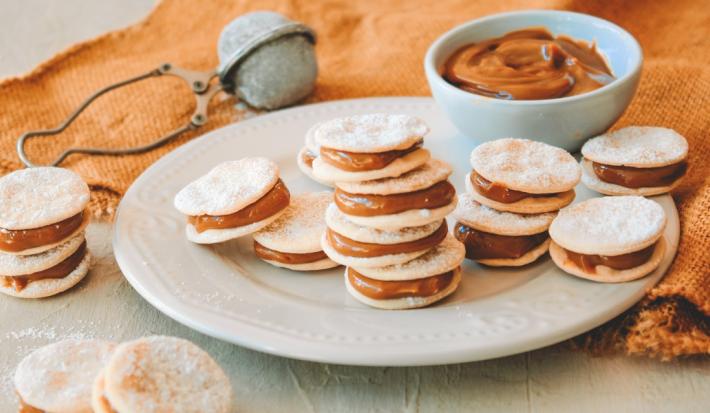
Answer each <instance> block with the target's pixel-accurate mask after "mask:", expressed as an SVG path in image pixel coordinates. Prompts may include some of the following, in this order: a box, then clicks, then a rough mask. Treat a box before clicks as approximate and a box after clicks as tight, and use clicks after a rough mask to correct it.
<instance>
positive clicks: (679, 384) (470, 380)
mask: <svg viewBox="0 0 710 413" xmlns="http://www.w3.org/2000/svg"><path fill="white" fill-rule="evenodd" d="M151 7H152V1H151V0H103V1H101V2H97V1H93V0H63V1H59V0H24V1H16V0H0V10H1V12H0V77H6V76H11V75H15V74H19V73H22V72H25V71H27V70H29V69H31V68H32V67H34V66H35V65H36V64H38V63H39V62H41V61H42V60H44V59H46V58H48V57H50V56H52V55H53V54H54V53H56V52H58V51H60V50H62V49H63V48H65V47H67V46H69V45H70V44H72V43H74V42H77V41H80V40H82V39H86V38H89V37H93V36H95V35H98V34H100V33H102V32H104V31H107V30H111V29H116V28H120V27H122V26H125V25H128V24H130V23H132V22H135V21H137V20H138V19H140V18H141V17H142V16H144V15H145V14H146V13H147V12H148V11H149V10H150V9H151ZM2 110H3V111H8V110H13V108H2ZM0 116H1V115H0ZM87 236H88V242H89V248H90V249H91V251H92V253H93V254H94V256H95V263H94V266H93V268H92V270H91V272H90V274H89V276H88V277H87V279H86V280H84V281H83V282H82V283H81V284H80V285H79V286H78V287H77V288H74V289H73V290H72V291H70V292H68V293H66V294H62V295H60V296H58V297H55V298H51V299H46V300H39V301H25V300H18V299H13V298H10V297H0V412H13V411H16V407H15V406H16V400H15V397H14V395H13V386H12V374H13V371H14V367H15V365H16V364H17V363H18V362H19V360H20V359H21V358H22V357H23V356H24V355H25V354H27V352H29V351H31V350H32V349H34V348H37V347H39V346H41V345H44V344H47V343H51V342H54V341H56V340H60V339H63V338H69V337H83V338H94V337H97V338H107V339H112V340H117V341H118V340H126V339H131V338H135V337H139V336H142V335H149V334H167V335H175V336H180V337H184V338H187V339H190V340H192V341H194V342H195V343H197V344H198V345H200V346H201V347H203V348H204V349H206V350H207V351H208V352H209V353H210V354H212V356H214V357H215V358H216V359H217V361H218V362H219V363H220V364H221V365H222V366H223V367H224V369H225V371H226V372H227V374H228V375H229V376H230V378H231V380H232V385H233V388H234V399H235V405H236V410H237V411H240V412H272V411H273V412H277V411H291V412H300V411H305V412H315V411H324V412H361V411H382V412H385V411H387V412H395V411H402V412H415V411H437V412H439V411H491V412H500V411H506V412H508V411H511V412H533V411H554V412H558V411H576V412H598V411H628V412H664V411H674V412H680V411H688V412H690V411H697V412H701V411H704V412H707V411H710V362H709V361H708V360H707V359H691V360H683V361H675V362H670V363H662V362H658V361H654V360H648V359H642V358H629V357H624V356H606V357H592V356H589V355H587V354H585V353H580V352H574V351H571V350H568V349H567V348H566V347H565V346H562V345H557V346H552V347H548V348H545V349H541V350H537V351H532V352H529V353H525V354H519V355H516V356H511V357H506V358H502V359H497V360H490V361H485V362H477V363H466V364H457V365H450V366H436V367H416V368H363V367H347V366H336V365H327V364H318V363H311V362H302V361H296V360H289V359H285V358H281V357H275V356H271V355H267V354H262V353H258V352H254V351H251V350H247V349H244V348H241V347H238V346H235V345H232V344H228V343H224V342H221V341H219V340H216V339H213V338H210V337H207V336H204V335H202V334H200V333H197V332H195V331H192V330H190V329H189V328H187V327H184V326H182V325H180V324H178V323H176V322H174V321H172V320H171V319H169V318H168V317H166V316H164V315H163V314H161V313H160V312H158V311H157V310H156V309H154V308H153V307H151V306H150V305H149V304H148V303H147V302H146V301H145V300H143V299H142V298H141V297H140V296H139V295H138V294H137V293H136V292H135V291H134V290H133V289H132V288H131V286H130V285H129V284H128V283H127V282H126V280H125V279H124V278H123V276H122V274H121V272H120V270H119V268H118V266H117V265H116V262H115V260H114V257H113V252H112V249H111V226H110V224H106V223H96V222H95V223H92V224H91V225H90V227H89V229H88V235H87Z"/></svg>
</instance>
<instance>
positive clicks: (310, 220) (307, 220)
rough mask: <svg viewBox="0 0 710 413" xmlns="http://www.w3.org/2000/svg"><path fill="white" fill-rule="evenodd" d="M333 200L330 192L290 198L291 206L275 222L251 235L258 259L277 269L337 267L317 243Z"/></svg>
mask: <svg viewBox="0 0 710 413" xmlns="http://www.w3.org/2000/svg"><path fill="white" fill-rule="evenodd" d="M332 198H333V193H332V192H330V191H323V192H312V193H306V194H301V195H296V196H294V197H293V198H291V205H289V206H288V208H286V211H285V212H284V213H283V214H282V215H281V216H280V217H279V218H278V219H277V220H276V221H274V222H272V223H271V224H269V225H268V226H267V227H265V228H263V229H261V230H260V231H258V232H255V233H254V235H253V236H254V252H255V253H256V255H257V257H259V258H261V259H262V260H264V261H266V262H268V263H269V264H272V265H275V266H277V267H282V268H288V269H290V270H295V271H317V270H323V269H326V268H334V267H337V266H338V264H337V263H336V262H334V261H332V260H331V259H330V258H328V256H327V255H326V254H325V252H323V249H322V248H321V245H320V239H321V236H322V234H323V232H324V231H325V220H324V219H323V216H324V215H325V210H326V208H327V207H328V204H330V202H331V200H332Z"/></svg>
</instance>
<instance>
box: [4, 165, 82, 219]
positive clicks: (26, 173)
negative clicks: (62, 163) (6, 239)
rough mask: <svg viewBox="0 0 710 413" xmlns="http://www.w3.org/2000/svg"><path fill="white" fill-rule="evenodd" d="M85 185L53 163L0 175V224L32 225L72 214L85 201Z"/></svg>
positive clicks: (75, 212) (78, 178) (74, 213)
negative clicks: (47, 165) (49, 165)
mask: <svg viewBox="0 0 710 413" xmlns="http://www.w3.org/2000/svg"><path fill="white" fill-rule="evenodd" d="M89 198H90V193H89V186H88V185H87V184H86V182H84V180H83V179H81V177H80V176H79V175H77V174H76V173H74V172H72V171H70V170H68V169H64V168H55V167H44V166H43V167H36V168H27V169H20V170H18V171H14V172H11V173H9V174H7V175H5V176H3V177H2V178H0V228H4V229H8V230H20V229H33V228H39V227H43V226H46V225H51V224H56V223H57V222H59V221H62V220H65V219H67V218H69V217H72V216H74V215H76V214H78V213H80V212H81V211H83V210H84V208H86V205H87V204H88V203H89Z"/></svg>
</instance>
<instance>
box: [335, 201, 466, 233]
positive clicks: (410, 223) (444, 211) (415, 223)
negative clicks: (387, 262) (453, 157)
mask: <svg viewBox="0 0 710 413" xmlns="http://www.w3.org/2000/svg"><path fill="white" fill-rule="evenodd" d="M456 202H457V197H456V196H454V199H452V200H451V203H450V204H449V205H444V206H442V207H439V208H434V209H426V208H424V209H410V210H408V211H403V212H399V213H396V214H389V215H374V216H371V217H361V216H357V215H350V214H346V213H344V212H342V211H341V213H342V214H343V215H344V216H345V218H346V219H348V220H349V221H351V222H353V223H355V224H358V225H362V226H365V227H371V228H379V229H382V230H386V231H394V230H397V229H400V228H405V227H419V226H423V225H428V224H431V223H432V222H438V221H441V220H442V219H444V218H446V216H447V215H449V213H451V211H453V210H454V209H455V208H456Z"/></svg>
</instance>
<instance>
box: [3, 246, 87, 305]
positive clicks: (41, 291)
mask: <svg viewBox="0 0 710 413" xmlns="http://www.w3.org/2000/svg"><path fill="white" fill-rule="evenodd" d="M90 266H91V254H90V253H89V250H88V249H87V250H86V255H84V259H82V260H81V262H80V263H79V265H78V266H77V267H76V268H75V269H74V271H72V272H70V273H69V274H68V275H67V276H66V277H64V278H46V279H43V280H37V281H32V282H31V283H29V284H27V286H26V287H25V288H23V289H22V290H21V291H16V290H15V289H14V288H13V287H5V286H4V285H0V293H3V294H6V295H10V296H13V297H17V298H45V297H51V296H53V295H57V294H59V293H63V292H64V291H66V290H68V289H70V288H72V287H73V286H75V285H77V284H79V282H80V281H81V280H83V279H84V277H86V274H88V272H89V267H90Z"/></svg>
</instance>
